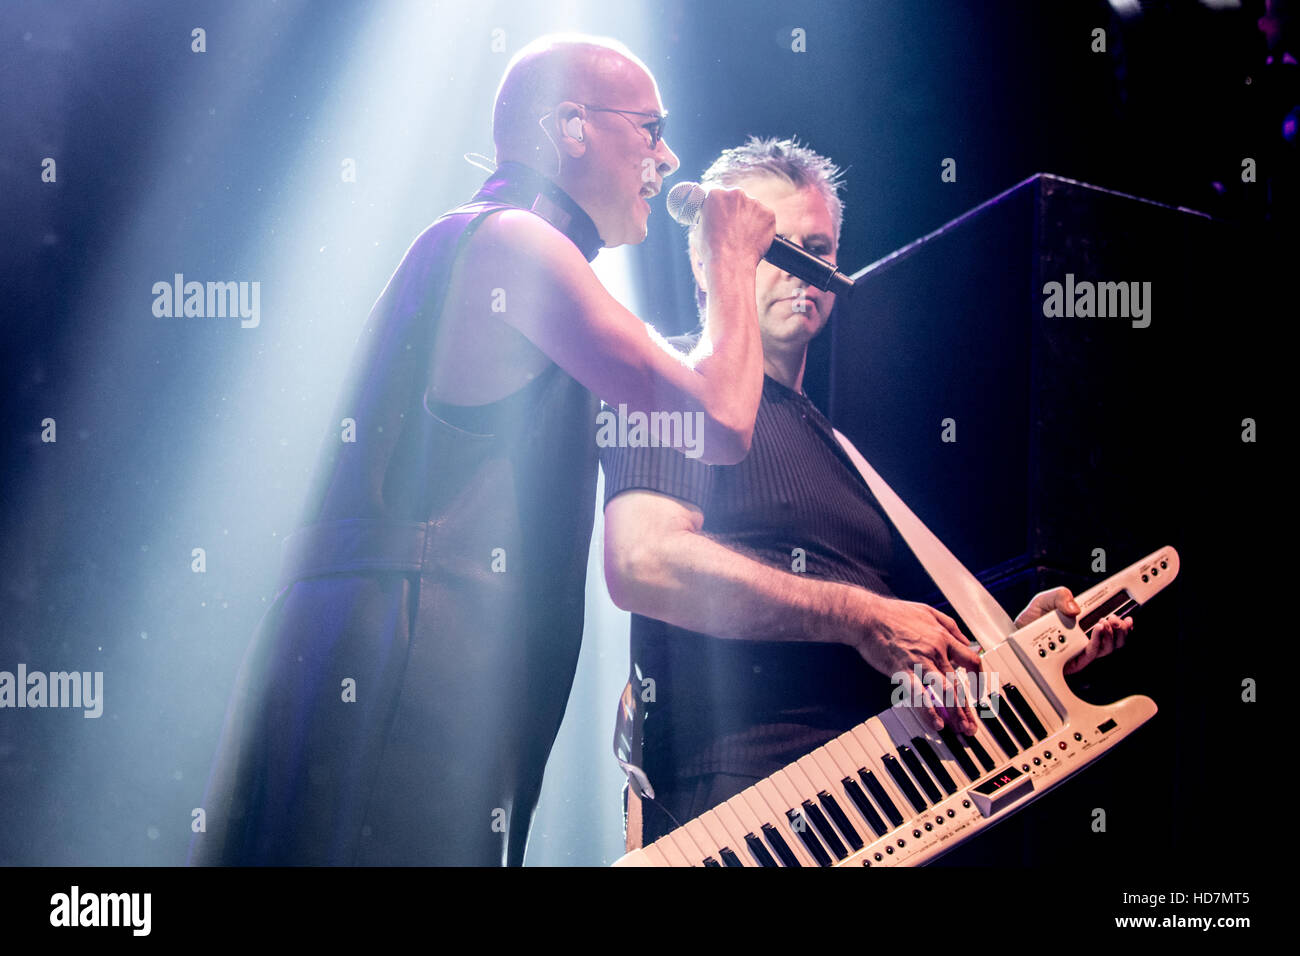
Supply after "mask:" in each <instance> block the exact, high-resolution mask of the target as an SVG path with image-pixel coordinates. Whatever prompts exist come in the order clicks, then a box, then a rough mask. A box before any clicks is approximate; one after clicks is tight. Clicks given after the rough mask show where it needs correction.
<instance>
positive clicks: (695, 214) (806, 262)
mask: <svg viewBox="0 0 1300 956" xmlns="http://www.w3.org/2000/svg"><path fill="white" fill-rule="evenodd" d="M705 195H706V193H705V192H704V187H703V186H701V185H700V184H699V183H678V184H677V185H676V186H674V187H673V188H672V189H670V190H668V215H670V216H672V217H673V218H674V219H676V220H677V221H678V222H680V223H681V224H682V225H683V226H693V225H695V222H696V220H697V219H699V218H700V209H701V208H702V207H703V206H704V197H705ZM763 258H764V259H766V260H767V261H768V262H770V263H772V265H774V266H776V267H777V268H778V269H780V270H781V271H783V272H788V273H790V275H792V276H795V277H796V278H799V279H803V280H804V282H807V283H808V284H809V285H811V286H816V287H817V288H819V289H821V290H822V291H824V292H834V293H835V294H836V295H851V294H852V293H853V280H852V279H850V278H849V277H848V276H846V275H845V274H844V273H843V272H840V270H839V269H837V268H836V267H835V263H833V262H827V261H826V260H825V259H823V258H822V257H821V256H815V255H813V254H812V253H811V252H809V251H808V250H807V249H805V248H804V247H803V246H801V245H798V244H797V243H793V242H791V241H790V240H789V239H787V238H785V236H777V237H776V238H775V239H773V240H772V244H771V245H770V246H768V248H767V252H765V253H763Z"/></svg>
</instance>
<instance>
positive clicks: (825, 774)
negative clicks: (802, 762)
mask: <svg viewBox="0 0 1300 956" xmlns="http://www.w3.org/2000/svg"><path fill="white" fill-rule="evenodd" d="M808 756H809V758H811V760H812V762H813V763H814V764H815V765H816V766H817V768H818V769H819V770H820V771H821V774H822V779H823V780H824V781H825V783H824V784H823V785H822V789H823V790H825V791H826V793H827V794H829V795H830V796H831V797H833V798H834V799H835V804H836V806H838V807H839V808H840V810H841V811H842V812H843V814H844V816H845V817H847V818H848V821H849V826H851V827H853V830H854V833H856V834H857V838H858V840H860V841H861V842H862V843H863V844H864V845H865V844H867V843H871V842H872V841H873V840H875V838H876V837H875V834H874V833H873V832H872V831H871V829H870V828H869V827H867V826H866V825H865V824H863V823H859V822H858V820H857V819H856V818H855V815H854V813H853V810H854V805H853V798H852V797H850V796H849V795H848V794H847V793H846V792H845V791H844V786H843V784H841V783H840V778H841V776H842V774H840V772H839V768H838V767H836V765H835V761H834V760H833V759H831V755H830V752H829V751H828V750H827V748H826V747H818V748H817V749H816V750H814V751H813V752H812V753H810V754H809V755H808ZM822 810H823V812H826V808H825V807H822ZM826 819H827V820H830V822H831V823H833V824H834V825H835V829H837V830H839V831H840V837H841V838H842V839H843V840H844V845H845V846H847V847H848V848H849V852H850V853H856V852H857V851H856V850H854V849H853V840H852V839H850V838H849V836H848V834H846V833H845V832H844V828H843V827H842V826H840V825H839V823H837V822H836V821H835V818H834V817H833V816H831V814H830V813H829V812H826Z"/></svg>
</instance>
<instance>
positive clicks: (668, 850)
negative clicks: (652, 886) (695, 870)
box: [651, 830, 694, 866]
mask: <svg viewBox="0 0 1300 956" xmlns="http://www.w3.org/2000/svg"><path fill="white" fill-rule="evenodd" d="M676 832H677V831H675V830H674V831H672V832H670V833H665V834H664V835H663V836H661V837H660V838H659V839H658V840H655V842H654V843H653V844H651V845H652V846H654V847H655V848H657V849H658V850H659V852H660V853H662V854H663V855H664V856H665V857H666V858H667V860H668V865H669V866H693V865H694V863H693V862H692V860H691V856H693V854H692V853H684V852H682V849H681V848H680V847H679V846H678V845H677V839H676V838H675V836H674V834H675V833H676Z"/></svg>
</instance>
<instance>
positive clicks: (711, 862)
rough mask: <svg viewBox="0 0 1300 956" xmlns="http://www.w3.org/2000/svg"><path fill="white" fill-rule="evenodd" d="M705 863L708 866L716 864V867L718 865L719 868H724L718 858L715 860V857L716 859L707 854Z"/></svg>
mask: <svg viewBox="0 0 1300 956" xmlns="http://www.w3.org/2000/svg"><path fill="white" fill-rule="evenodd" d="M704 865H705V866H706V867H712V866H716V867H718V868H719V869H721V868H722V864H721V863H719V862H718V861H717V860H715V859H714V858H713V857H711V856H706V857H705V858H704Z"/></svg>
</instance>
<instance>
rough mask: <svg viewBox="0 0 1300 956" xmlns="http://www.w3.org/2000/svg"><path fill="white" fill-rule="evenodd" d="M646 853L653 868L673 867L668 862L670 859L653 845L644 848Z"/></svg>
mask: <svg viewBox="0 0 1300 956" xmlns="http://www.w3.org/2000/svg"><path fill="white" fill-rule="evenodd" d="M644 852H645V855H646V857H647V859H649V861H650V865H651V866H672V865H673V864H672V863H670V862H669V861H668V857H666V856H664V854H663V851H662V850H660V849H659V848H658V847H657V846H655V844H653V843H651V844H650V845H649V846H647V847H644Z"/></svg>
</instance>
